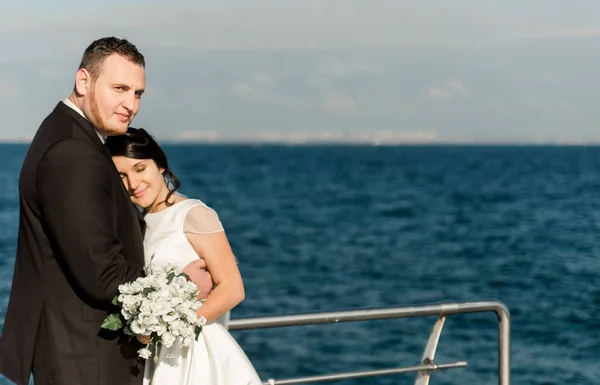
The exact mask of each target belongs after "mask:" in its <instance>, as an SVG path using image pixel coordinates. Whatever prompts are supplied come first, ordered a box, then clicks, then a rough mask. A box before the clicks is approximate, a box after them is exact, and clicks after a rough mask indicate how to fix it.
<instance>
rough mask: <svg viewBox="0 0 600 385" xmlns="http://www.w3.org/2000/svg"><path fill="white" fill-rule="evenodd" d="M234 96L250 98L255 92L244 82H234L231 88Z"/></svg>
mask: <svg viewBox="0 0 600 385" xmlns="http://www.w3.org/2000/svg"><path fill="white" fill-rule="evenodd" d="M232 91H233V93H234V94H235V95H237V96H241V97H252V96H254V95H256V94H257V90H256V89H254V87H253V86H251V85H250V84H248V83H246V82H235V83H233V86H232Z"/></svg>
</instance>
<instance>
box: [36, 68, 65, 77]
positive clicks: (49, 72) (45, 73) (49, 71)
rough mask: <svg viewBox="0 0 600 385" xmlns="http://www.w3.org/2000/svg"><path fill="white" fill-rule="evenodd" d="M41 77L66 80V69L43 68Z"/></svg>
mask: <svg viewBox="0 0 600 385" xmlns="http://www.w3.org/2000/svg"><path fill="white" fill-rule="evenodd" d="M39 76H40V77H41V78H43V79H65V78H66V74H65V71H64V69H62V70H58V69H54V68H49V67H42V68H41V69H40V72H39Z"/></svg>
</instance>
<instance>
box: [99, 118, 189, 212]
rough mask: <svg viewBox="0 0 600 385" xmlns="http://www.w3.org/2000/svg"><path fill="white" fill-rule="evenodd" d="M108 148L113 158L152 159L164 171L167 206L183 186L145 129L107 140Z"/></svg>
mask: <svg viewBox="0 0 600 385" xmlns="http://www.w3.org/2000/svg"><path fill="white" fill-rule="evenodd" d="M106 148H107V149H108V152H109V153H110V155H111V156H124V157H126V158H132V159H152V160H153V161H154V162H155V163H156V165H157V166H158V167H159V168H162V169H164V170H165V171H164V173H163V176H164V178H165V182H166V183H167V188H168V189H169V193H168V194H167V198H166V200H165V202H164V203H165V204H166V205H167V206H171V205H172V204H173V203H169V198H171V195H173V193H174V192H175V191H176V190H177V189H178V188H179V187H180V186H181V183H180V182H179V179H177V177H176V176H175V174H173V172H172V171H171V169H170V168H169V163H168V162H167V156H166V155H165V153H164V151H163V150H162V149H161V148H160V146H159V145H158V143H156V140H154V137H152V135H150V134H149V133H148V132H147V131H146V130H144V129H143V128H133V127H129V128H128V129H127V133H125V134H124V135H118V136H109V137H107V138H106Z"/></svg>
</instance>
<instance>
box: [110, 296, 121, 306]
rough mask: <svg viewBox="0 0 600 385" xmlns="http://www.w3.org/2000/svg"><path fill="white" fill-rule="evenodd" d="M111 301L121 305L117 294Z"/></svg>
mask: <svg viewBox="0 0 600 385" xmlns="http://www.w3.org/2000/svg"><path fill="white" fill-rule="evenodd" d="M111 303H112V304H113V305H115V306H118V305H119V296H118V295H115V298H113V300H112V302H111Z"/></svg>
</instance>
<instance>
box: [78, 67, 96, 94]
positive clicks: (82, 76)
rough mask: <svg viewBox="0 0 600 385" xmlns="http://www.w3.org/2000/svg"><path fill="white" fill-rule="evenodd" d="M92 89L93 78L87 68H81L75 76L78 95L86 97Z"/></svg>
mask: <svg viewBox="0 0 600 385" xmlns="http://www.w3.org/2000/svg"><path fill="white" fill-rule="evenodd" d="M91 89H92V77H91V76H90V73H89V72H88V70H86V69H85V68H81V69H80V70H79V71H77V74H75V91H76V92H77V94H78V95H80V96H84V95H86V94H87V93H89V92H90V90H91Z"/></svg>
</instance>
